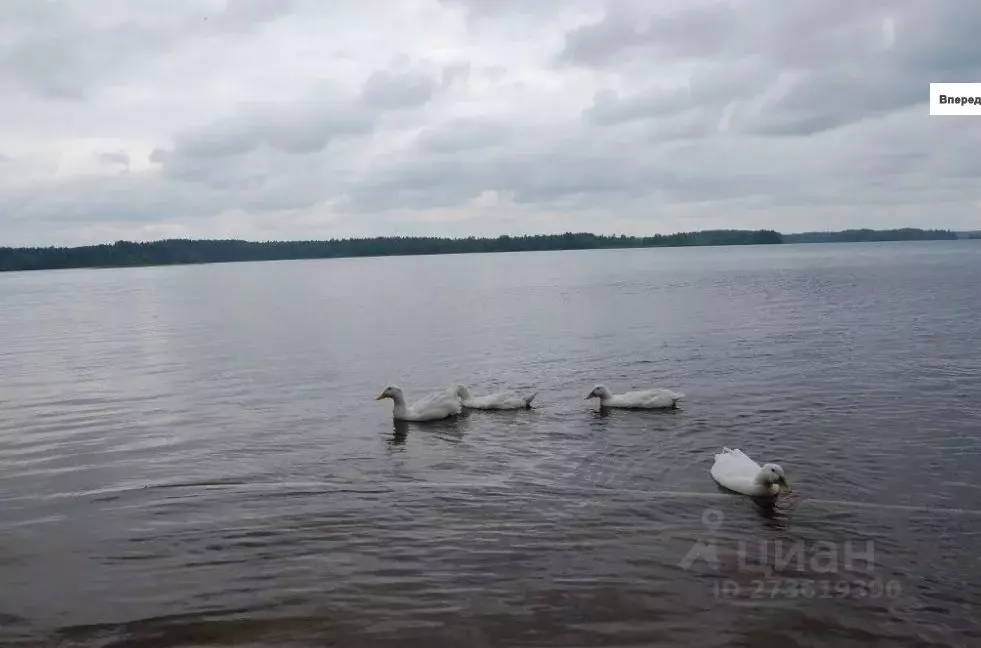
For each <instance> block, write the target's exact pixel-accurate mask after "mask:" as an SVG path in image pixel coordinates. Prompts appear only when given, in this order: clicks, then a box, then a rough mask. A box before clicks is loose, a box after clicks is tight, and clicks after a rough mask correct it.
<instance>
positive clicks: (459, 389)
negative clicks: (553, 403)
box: [455, 385, 538, 410]
mask: <svg viewBox="0 0 981 648" xmlns="http://www.w3.org/2000/svg"><path fill="white" fill-rule="evenodd" d="M455 390H456V395H457V396H459V397H460V400H461V401H462V402H463V406H464V407H466V408H469V409H480V410H516V409H529V408H530V407H531V401H533V400H535V396H537V395H538V392H537V391H535V392H526V393H521V392H518V391H515V390H511V389H509V390H505V391H499V392H495V393H493V394H486V395H484V396H474V395H473V394H471V393H470V390H469V389H467V387H466V386H464V385H457V386H456V387H455Z"/></svg>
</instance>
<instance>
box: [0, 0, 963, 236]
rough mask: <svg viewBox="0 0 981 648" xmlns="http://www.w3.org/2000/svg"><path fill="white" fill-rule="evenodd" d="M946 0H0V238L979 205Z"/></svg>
mask: <svg viewBox="0 0 981 648" xmlns="http://www.w3.org/2000/svg"><path fill="white" fill-rule="evenodd" d="M979 33H981V5H975V4H974V3H969V2H963V1H960V0H935V1H932V2H923V1H922V0H867V1H865V2H856V1H849V2H846V1H845V0H801V1H800V2H778V1H777V0H728V1H721V0H693V1H689V2H682V1H681V0H665V1H664V2H649V1H648V0H580V1H573V2H558V0H540V1H536V2H534V3H528V2H523V1H519V0H501V1H497V2H487V1H485V0H413V1H411V2H398V3H391V2H381V0H378V1H375V0H368V1H364V0H335V1H334V2H330V3H325V2H319V1H316V0H278V1H277V2H266V1H265V0H228V1H227V2H226V1H225V0H193V1H192V0H175V1H174V2H171V3H158V2H154V1H152V0H92V2H88V3H77V2H67V0H62V1H55V0H51V1H46V2H42V1H40V0H6V1H5V2H3V3H0V99H2V101H0V134H2V137H0V233H2V236H0V245H35V244H40V245H47V244H80V243H89V242H102V241H105V240H115V239H119V238H126V239H130V240H147V239H155V238H162V237H171V236H181V237H195V238H197V237H236V238H249V239H291V238H303V239H311V238H329V237H339V236H340V237H343V236H365V235H367V236H373V235H379V234H443V235H452V236H456V235H470V234H474V235H497V234H503V233H512V234H521V233H539V232H554V231H566V230H576V231H580V230H589V231H594V232H597V233H620V232H622V233H628V234H652V233H658V232H672V231H678V230H691V229H706V228H716V227H740V228H742V227H747V228H757V227H770V228H775V229H779V230H781V231H801V230H810V229H840V228H844V227H855V226H868V227H898V226H907V225H912V226H921V227H953V228H965V229H967V228H975V229H976V228H981V195H979V193H981V190H979V189H977V187H978V185H979V183H978V181H977V176H978V175H979V173H981V156H979V154H978V151H981V121H979V120H978V118H973V119H972V118H969V117H961V118H958V117H946V118H941V117H930V116H929V115H928V108H927V98H928V87H929V83H930V82H931V81H932V82H937V81H977V80H978V79H981V40H979V39H978V38H977V34H979Z"/></svg>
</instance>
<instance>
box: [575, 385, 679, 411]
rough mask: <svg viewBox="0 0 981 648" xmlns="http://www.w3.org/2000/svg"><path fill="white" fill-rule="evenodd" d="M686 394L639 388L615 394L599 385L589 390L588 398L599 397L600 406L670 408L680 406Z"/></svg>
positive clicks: (667, 390) (668, 390)
mask: <svg viewBox="0 0 981 648" xmlns="http://www.w3.org/2000/svg"><path fill="white" fill-rule="evenodd" d="M684 397H685V395H684V394H682V393H679V392H676V391H671V390H670V389H639V390H636V391H628V392H625V393H623V394H614V393H613V392H611V391H610V390H609V389H607V388H606V387H605V386H603V385H597V386H596V387H594V388H593V391H591V392H589V394H588V395H587V396H586V400H589V399H590V398H598V399H599V400H600V407H616V408H622V409H670V408H675V407H677V406H678V401H679V400H681V399H682V398H684Z"/></svg>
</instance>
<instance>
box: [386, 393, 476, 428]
mask: <svg viewBox="0 0 981 648" xmlns="http://www.w3.org/2000/svg"><path fill="white" fill-rule="evenodd" d="M383 398H391V399H392V401H393V402H394V407H393V408H392V418H393V419H395V420H396V421H439V420H442V419H445V418H449V417H451V416H456V415H458V414H460V413H461V412H462V411H463V403H462V402H461V400H460V397H459V396H457V395H456V393H454V392H453V391H451V390H443V391H438V392H435V393H432V394H430V395H428V396H424V397H422V398H420V399H419V400H417V401H415V402H414V403H412V404H411V405H410V404H407V403H406V401H405V395H404V393H403V392H402V390H401V389H400V388H399V387H398V386H396V385H390V386H388V387H386V388H385V390H384V391H382V393H381V394H379V395H378V396H376V397H375V400H382V399H383Z"/></svg>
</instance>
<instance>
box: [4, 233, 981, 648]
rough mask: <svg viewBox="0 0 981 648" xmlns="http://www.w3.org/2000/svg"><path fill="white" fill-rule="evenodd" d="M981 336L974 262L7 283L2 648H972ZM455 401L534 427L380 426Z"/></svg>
mask: <svg viewBox="0 0 981 648" xmlns="http://www.w3.org/2000/svg"><path fill="white" fill-rule="evenodd" d="M979 322H981V242H978V241H958V242H922V243H883V244H856V245H850V244H837V245H787V246H769V247H731V248H697V249H642V250H615V251H614V250H608V251H584V252H549V253H522V254H493V255H467V256H439V257H402V258H365V259H343V260H325V261H296V262H277V263H245V264H225V265H206V266H183V267H161V268H141V269H110V270H72V271H50V272H35V273H11V274H5V275H0V583H2V587H0V645H3V646H32V647H33V646H59V647H66V646H86V647H87V646H106V647H107V646H127V647H139V648H146V647H151V646H152V647H154V648H159V647H163V646H209V647H210V646H236V647H247V646H256V647H257V646H275V647H289V646H319V645H338V646H419V647H426V648H429V647H438V646H453V647H456V646H469V647H470V648H483V647H485V646H561V647H563V648H571V647H574V646H653V645H662V646H701V647H710V646H771V645H772V646H781V647H782V648H790V647H792V646H835V647H837V646H848V645H862V646H868V645H872V646H890V647H892V646H914V645H915V646H969V645H981V610H979V607H981V336H979V330H981V329H979V326H981V324H979ZM455 381H459V382H463V383H466V384H468V385H470V387H471V389H472V390H473V391H474V392H482V391H485V390H490V389H495V388H498V387H505V386H507V387H537V388H538V389H539V392H540V393H539V397H538V400H537V401H536V404H537V407H536V408H535V409H533V410H531V411H522V412H498V413H491V412H473V413H470V414H469V415H466V416H464V417H462V418H461V419H459V420H456V421H452V422H441V423H436V424H430V425H412V426H409V427H407V428H406V427H404V426H394V425H393V422H392V419H391V407H392V405H391V402H390V401H381V402H376V401H374V400H373V398H374V397H375V396H376V395H377V394H378V393H379V392H380V391H381V390H382V389H383V388H384V387H385V386H386V385H387V384H390V383H395V384H398V385H400V386H401V387H403V389H405V391H406V392H407V394H408V396H409V397H410V398H412V397H414V396H421V395H423V394H424V393H426V392H427V391H429V390H433V389H438V388H442V387H444V386H446V385H448V384H449V383H451V382H455ZM597 382H603V383H605V384H606V385H608V386H609V387H610V388H611V389H613V390H614V391H624V390H627V389H632V388H643V387H647V386H655V385H660V386H664V387H669V388H673V389H677V390H679V391H682V392H684V393H685V394H686V395H687V399H686V400H685V401H684V404H683V406H682V407H681V408H680V409H678V410H675V411H669V412H627V411H619V412H611V413H605V414H600V413H598V412H597V411H596V404H595V401H589V402H587V401H585V400H584V396H585V395H586V394H587V393H588V392H589V391H590V389H591V388H592V387H593V385H594V384H596V383H597ZM723 446H730V447H739V448H742V449H743V450H744V451H746V452H747V453H748V454H749V455H750V456H752V457H753V458H755V459H757V460H759V461H760V462H761V463H762V462H765V461H777V462H779V463H781V464H782V465H783V467H784V468H785V470H786V472H787V475H788V478H789V480H790V482H791V483H792V485H793V486H794V491H793V493H792V494H791V495H790V496H789V497H787V498H786V499H784V500H781V501H780V502H779V503H778V504H777V505H776V506H775V507H773V508H766V507H761V506H759V505H757V504H755V503H754V502H752V501H750V500H748V499H747V498H744V497H741V496H738V495H733V494H728V493H724V492H722V491H721V490H720V489H719V488H718V487H717V486H715V484H714V483H713V482H712V480H711V478H710V476H709V468H710V467H711V464H712V459H713V453H714V452H715V451H717V450H719V449H720V448H722V447H723Z"/></svg>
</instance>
